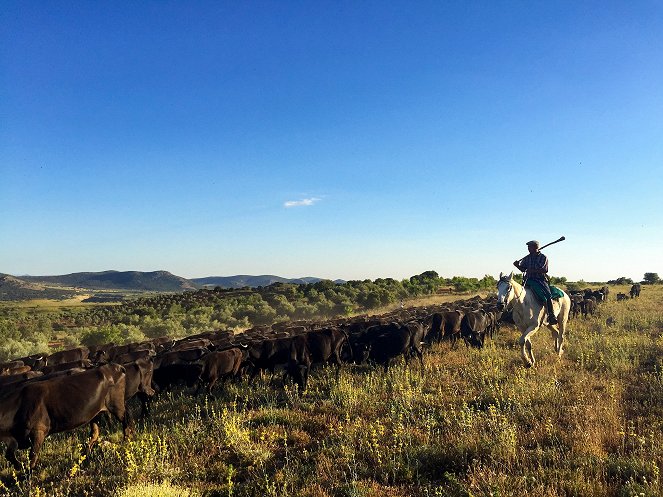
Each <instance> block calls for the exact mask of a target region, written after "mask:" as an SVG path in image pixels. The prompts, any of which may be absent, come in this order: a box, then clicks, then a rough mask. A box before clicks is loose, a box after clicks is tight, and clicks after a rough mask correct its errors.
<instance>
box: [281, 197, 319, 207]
mask: <svg viewBox="0 0 663 497" xmlns="http://www.w3.org/2000/svg"><path fill="white" fill-rule="evenodd" d="M320 200H322V199H321V198H318V197H311V198H303V199H301V200H288V201H287V202H285V203H284V204H283V206H284V207H302V206H308V205H313V204H315V203H316V202H319V201H320Z"/></svg>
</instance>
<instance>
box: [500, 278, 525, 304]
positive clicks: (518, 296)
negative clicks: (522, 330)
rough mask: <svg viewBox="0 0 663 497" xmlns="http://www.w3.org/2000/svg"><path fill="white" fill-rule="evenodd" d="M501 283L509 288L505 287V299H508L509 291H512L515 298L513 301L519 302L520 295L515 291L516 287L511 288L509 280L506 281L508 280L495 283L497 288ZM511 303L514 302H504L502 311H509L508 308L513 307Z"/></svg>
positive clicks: (511, 284)
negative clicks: (506, 284)
mask: <svg viewBox="0 0 663 497" xmlns="http://www.w3.org/2000/svg"><path fill="white" fill-rule="evenodd" d="M502 282H504V283H508V284H509V286H508V287H507V290H506V298H507V299H508V297H509V295H510V294H511V290H512V289H513V293H514V294H515V296H516V298H515V300H520V295H521V294H520V293H518V292H517V291H516V287H515V286H513V283H511V280H510V279H508V280H506V279H500V281H498V282H497V284H498V286H499V284H500V283H502ZM513 302H514V300H511V301H510V302H506V303H505V304H504V309H505V310H510V307H513V305H514V304H513Z"/></svg>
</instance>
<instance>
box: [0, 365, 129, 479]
mask: <svg viewBox="0 0 663 497" xmlns="http://www.w3.org/2000/svg"><path fill="white" fill-rule="evenodd" d="M124 392H125V370H124V368H123V367H122V366H120V365H119V364H107V365H105V366H101V367H99V368H95V369H90V370H88V371H83V372H82V373H78V374H74V375H71V376H58V377H55V378H50V379H47V380H44V381H35V382H28V383H26V384H25V385H23V386H20V387H17V388H16V389H14V390H12V391H10V392H9V393H7V394H5V395H3V396H2V398H0V440H1V441H3V442H4V443H5V444H7V453H6V456H7V459H8V460H9V461H10V462H11V463H12V464H13V465H14V467H15V468H16V469H20V463H19V461H18V459H17V458H16V450H17V449H27V448H29V449H30V469H34V467H35V466H36V464H37V458H38V456H39V450H40V448H41V446H42V444H43V443H44V439H45V438H46V437H47V436H48V435H49V434H51V433H60V432H63V431H69V430H73V429H75V428H77V427H79V426H82V425H84V424H87V423H90V426H91V429H92V430H91V437H90V441H89V447H90V448H91V447H92V444H94V442H96V440H97V438H98V434H99V428H98V426H97V425H96V423H95V421H94V420H95V418H96V417H97V415H98V414H99V413H101V412H104V411H108V412H110V413H111V414H113V416H115V417H116V418H117V419H118V420H120V421H121V422H122V427H123V429H124V435H125V437H126V436H127V434H128V428H129V427H128V424H127V417H126V413H125V403H124Z"/></svg>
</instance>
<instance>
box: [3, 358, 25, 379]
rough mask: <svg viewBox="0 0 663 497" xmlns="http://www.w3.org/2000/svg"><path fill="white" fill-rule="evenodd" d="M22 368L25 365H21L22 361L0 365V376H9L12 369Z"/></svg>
mask: <svg viewBox="0 0 663 497" xmlns="http://www.w3.org/2000/svg"><path fill="white" fill-rule="evenodd" d="M22 366H25V364H23V361H11V362H5V363H2V364H0V376H4V375H7V374H11V373H10V372H9V371H10V370H12V369H14V368H20V367H22Z"/></svg>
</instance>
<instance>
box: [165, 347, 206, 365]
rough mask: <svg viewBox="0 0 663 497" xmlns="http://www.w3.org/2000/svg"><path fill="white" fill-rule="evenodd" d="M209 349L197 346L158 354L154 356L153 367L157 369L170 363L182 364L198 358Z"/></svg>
mask: <svg viewBox="0 0 663 497" xmlns="http://www.w3.org/2000/svg"><path fill="white" fill-rule="evenodd" d="M209 352H210V351H209V349H205V348H197V349H187V350H176V351H171V352H166V353H164V354H159V355H158V356H156V357H155V358H154V368H155V369H159V368H160V367H162V366H168V365H170V364H184V363H190V362H193V361H197V360H199V359H200V358H201V357H203V356H204V355H206V354H209Z"/></svg>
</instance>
